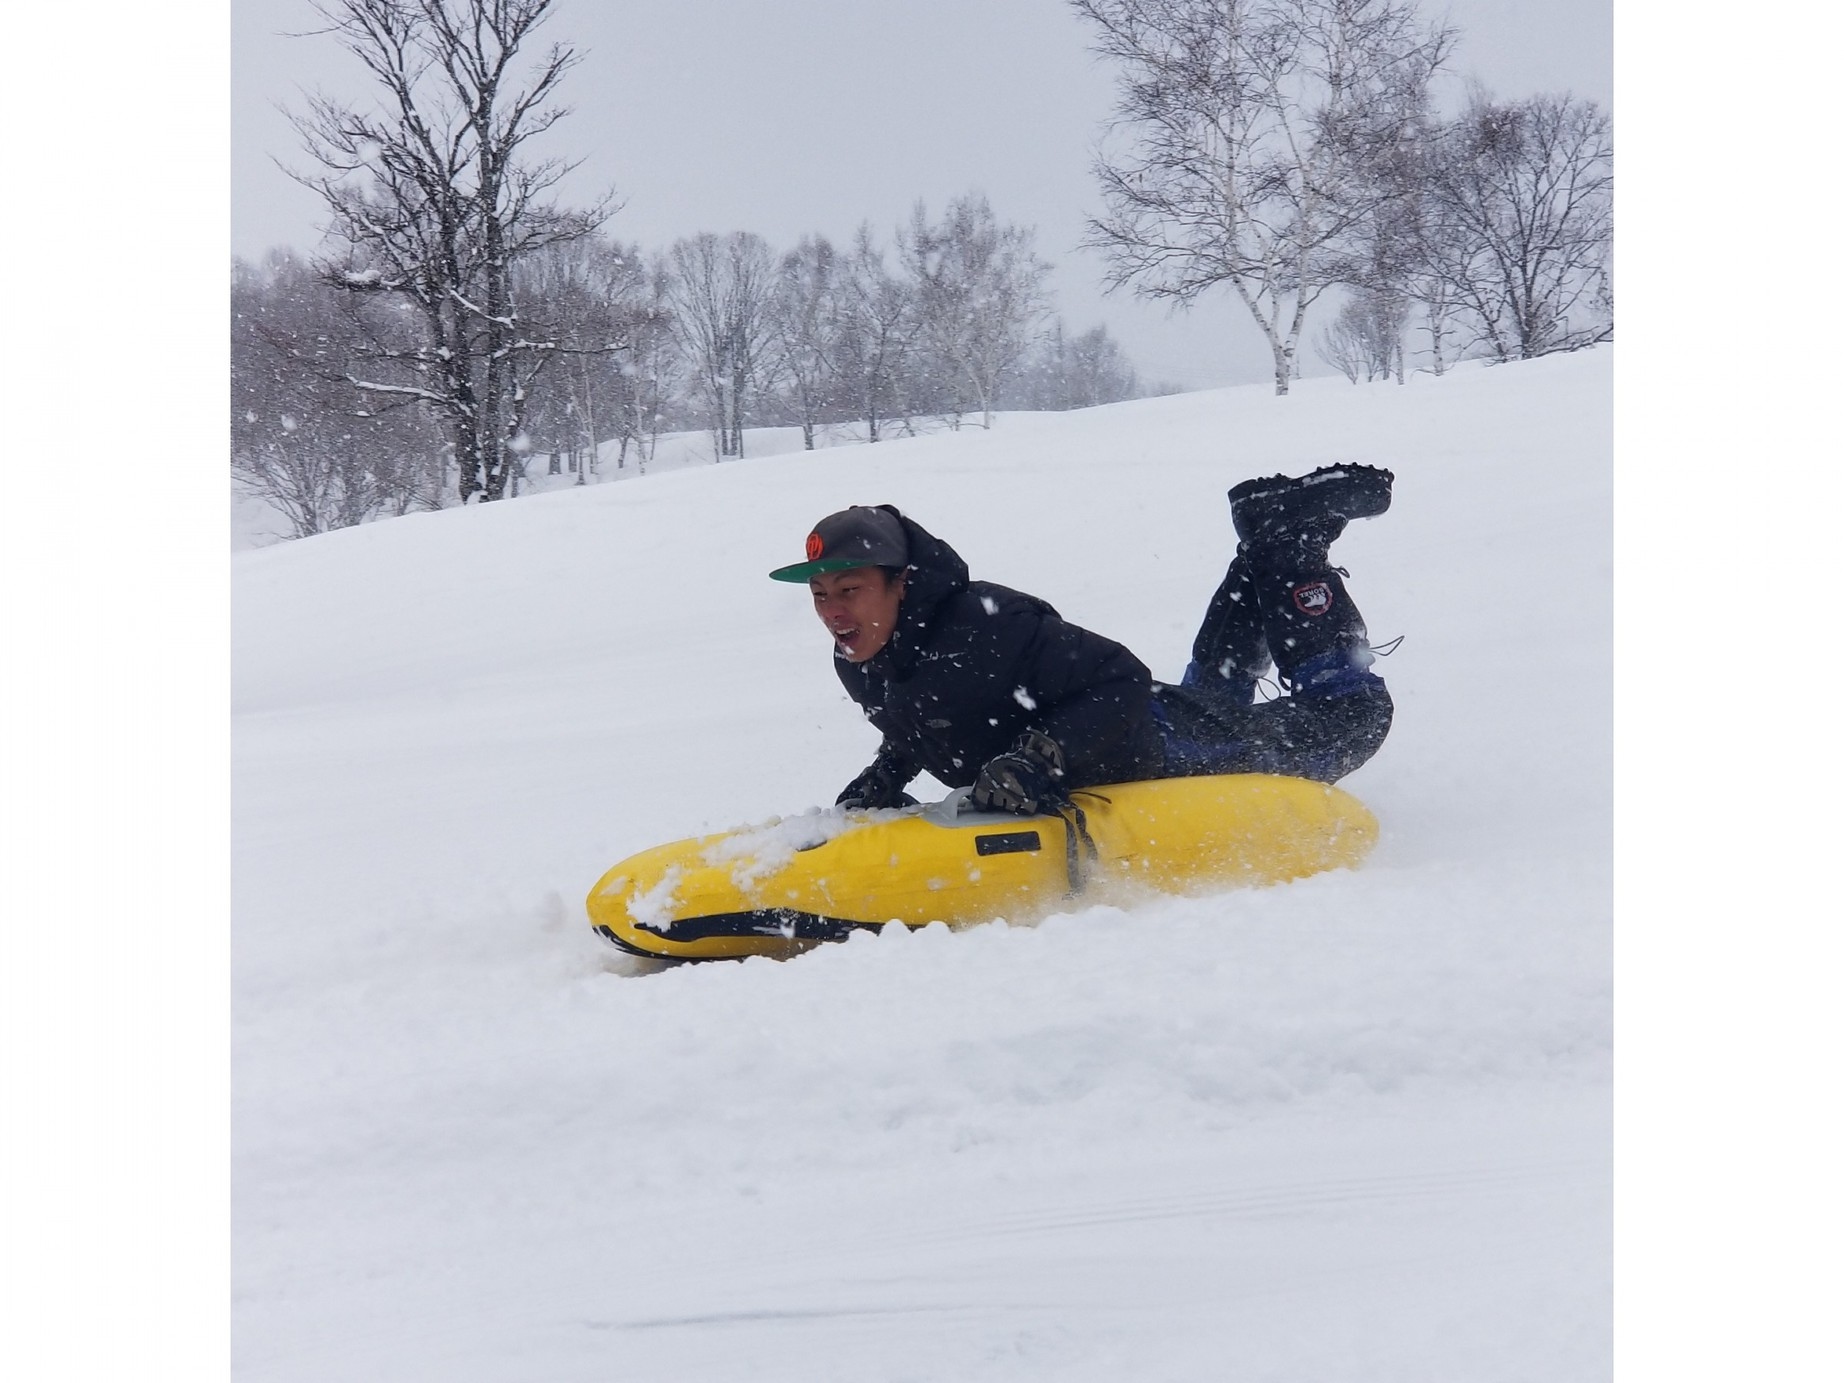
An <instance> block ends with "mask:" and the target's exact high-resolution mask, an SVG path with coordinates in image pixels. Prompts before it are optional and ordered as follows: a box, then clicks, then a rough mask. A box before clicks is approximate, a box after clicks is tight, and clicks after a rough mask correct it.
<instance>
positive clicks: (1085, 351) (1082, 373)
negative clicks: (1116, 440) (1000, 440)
mask: <svg viewBox="0 0 1844 1383" xmlns="http://www.w3.org/2000/svg"><path fill="white" fill-rule="evenodd" d="M1139 396H1140V376H1139V372H1138V371H1137V370H1135V369H1134V368H1133V365H1132V363H1131V362H1130V361H1129V360H1128V359H1127V355H1126V352H1125V351H1123V350H1122V349H1121V347H1120V343H1119V342H1117V341H1116V340H1115V339H1114V338H1113V336H1111V335H1110V334H1109V333H1108V329H1107V327H1106V326H1105V325H1098V326H1093V327H1090V328H1089V329H1088V330H1087V331H1085V332H1083V333H1081V334H1080V335H1079V336H1073V337H1072V336H1071V335H1070V334H1069V330H1068V328H1067V327H1065V326H1064V324H1063V319H1062V318H1061V317H1058V318H1057V319H1056V320H1055V321H1054V322H1052V323H1051V325H1050V329H1049V330H1048V331H1046V332H1044V333H1043V335H1042V336H1041V337H1040V338H1039V339H1038V342H1037V347H1036V350H1035V351H1034V352H1033V353H1032V356H1031V358H1030V360H1029V361H1028V362H1027V364H1026V365H1025V367H1024V368H1023V369H1022V370H1021V371H1020V378H1019V379H1018V381H1017V383H1016V385H1015V386H1014V388H1013V390H1012V391H1011V392H1010V393H1008V398H1012V397H1015V398H1016V400H1017V402H1016V404H1015V405H1009V404H1008V406H1017V407H1022V408H1034V409H1044V410H1061V409H1068V408H1093V407H1095V406H1096V405H1097V404H1103V403H1118V402H1119V401H1120V400H1122V399H1131V398H1138V397H1139Z"/></svg>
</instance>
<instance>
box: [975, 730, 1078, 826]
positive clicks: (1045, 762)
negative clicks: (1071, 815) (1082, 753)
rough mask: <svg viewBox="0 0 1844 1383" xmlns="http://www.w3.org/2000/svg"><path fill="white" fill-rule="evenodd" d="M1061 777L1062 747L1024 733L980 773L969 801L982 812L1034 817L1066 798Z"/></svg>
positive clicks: (1043, 735)
mask: <svg viewBox="0 0 1844 1383" xmlns="http://www.w3.org/2000/svg"><path fill="white" fill-rule="evenodd" d="M1062 777H1063V750H1062V747H1061V746H1060V745H1058V744H1057V742H1056V741H1055V740H1053V739H1051V738H1050V736H1048V735H1045V734H1040V733H1039V732H1038V731H1036V730H1027V731H1026V732H1025V733H1024V734H1023V735H1020V736H1019V737H1018V743H1016V744H1014V745H1013V746H1012V747H1011V748H1010V749H1008V750H1006V752H1005V753H1003V754H998V755H995V756H994V757H993V758H992V759H991V760H990V761H989V762H988V763H987V765H986V767H984V768H982V769H981V770H980V776H979V778H978V779H977V780H976V781H975V782H974V784H973V794H972V798H971V800H972V803H973V805H974V806H975V807H976V808H978V809H979V810H980V811H983V812H1011V813H1013V814H1014V815H1017V816H1036V815H1037V814H1038V813H1039V812H1041V811H1044V810H1046V809H1048V808H1049V807H1051V806H1053V805H1054V804H1056V803H1057V802H1060V801H1062V800H1064V798H1065V797H1066V796H1067V794H1066V793H1064V791H1063V789H1062V786H1061V780H1062Z"/></svg>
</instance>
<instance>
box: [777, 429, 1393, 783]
mask: <svg viewBox="0 0 1844 1383" xmlns="http://www.w3.org/2000/svg"><path fill="white" fill-rule="evenodd" d="M1393 480H1394V477H1393V476H1392V475H1391V474H1390V472H1388V471H1386V470H1379V469H1376V468H1374V467H1369V466H1353V465H1347V466H1327V467H1322V468H1320V469H1319V470H1317V471H1314V472H1313V473H1312V474H1311V475H1307V476H1303V477H1300V478H1298V479H1291V478H1289V477H1286V476H1273V477H1269V478H1267V479H1261V480H1249V481H1244V482H1243V483H1242V484H1240V485H1237V486H1236V487H1235V488H1234V489H1232V490H1231V491H1230V492H1229V498H1230V512H1231V516H1232V518H1233V520H1234V523H1235V528H1236V535H1237V537H1238V538H1239V539H1240V543H1239V545H1238V548H1237V552H1236V556H1235V559H1234V560H1233V561H1232V562H1231V563H1230V565H1229V571H1228V573H1227V574H1226V575H1225V576H1224V578H1223V582H1222V584H1221V585H1220V586H1219V587H1218V589H1217V592H1216V595H1215V596H1214V597H1213V598H1212V600H1211V602H1210V607H1209V609H1208V611H1207V612H1206V614H1205V616H1204V622H1203V626H1202V628H1201V629H1200V630H1199V631H1198V634H1197V638H1196V640H1195V641H1194V642H1193V645H1192V652H1191V663H1190V666H1188V667H1187V668H1186V669H1185V674H1184V679H1183V682H1182V684H1180V685H1177V686H1171V685H1167V684H1164V683H1159V682H1155V681H1153V679H1152V675H1151V673H1150V672H1149V671H1148V670H1147V668H1146V665H1145V664H1144V663H1142V662H1140V660H1139V659H1138V658H1136V657H1134V656H1133V654H1132V653H1130V652H1128V651H1127V650H1126V649H1125V648H1123V647H1122V646H1121V645H1120V644H1118V643H1115V642H1114V641H1113V640H1112V639H1107V638H1103V637H1102V636H1101V635H1099V634H1095V633H1092V632H1090V631H1089V630H1086V629H1082V628H1079V627H1077V626H1076V625H1073V624H1070V623H1068V622H1066V621H1065V620H1063V619H1062V618H1061V617H1060V616H1058V614H1057V612H1056V611H1055V610H1054V609H1052V608H1051V607H1050V606H1049V605H1048V604H1046V603H1045V602H1044V601H1042V600H1039V599H1037V598H1036V597H1035V596H1030V595H1026V594H1024V593H1023V592H1021V591H1014V590H1011V589H1009V588H1008V587H1005V586H999V585H994V584H993V583H991V582H986V581H973V580H971V579H969V574H968V571H967V564H966V563H965V562H964V561H962V560H961V558H960V556H959V554H958V553H956V552H955V551H954V549H953V548H951V547H949V546H948V545H947V544H946V543H944V542H943V541H942V540H941V539H939V538H937V537H935V536H934V535H933V534H932V533H930V532H928V530H927V529H925V528H923V527H922V526H921V525H920V524H918V523H917V522H916V521H915V520H914V519H911V518H908V517H907V516H905V515H903V514H901V513H899V512H898V511H897V510H896V509H895V508H894V507H892V506H890V505H877V506H862V505H854V506H853V507H852V508H850V509H846V510H842V511H841V512H839V513H836V514H830V515H828V516H827V517H826V518H823V519H821V520H820V521H819V523H818V524H816V525H815V526H814V529H813V531H812V533H810V534H808V536H807V560H806V561H804V562H797V563H795V564H793V565H791V566H786V567H781V568H779V569H777V570H775V571H772V572H770V573H769V575H770V576H771V577H773V578H774V579H775V580H777V581H796V582H799V581H804V582H806V583H807V585H808V587H809V589H810V590H811V592H812V595H813V604H814V610H815V612H816V613H817V614H818V615H819V617H820V620H821V622H822V623H824V624H825V626H826V628H827V630H828V632H829V633H831V635H832V638H833V655H834V664H833V665H834V667H835V669H836V670H837V672H838V674H839V680H840V681H841V682H843V683H844V684H845V690H846V692H847V693H848V694H849V695H850V696H851V698H852V700H854V701H856V702H857V703H858V705H859V706H860V707H861V708H862V709H863V711H864V713H865V715H866V717H867V718H869V720H870V721H871V723H872V724H873V725H875V726H876V727H877V728H878V729H879V730H880V731H881V732H882V733H883V744H882V745H881V746H880V747H879V749H878V751H877V756H876V758H875V759H873V760H872V762H871V764H870V766H869V767H868V768H866V769H865V770H864V772H862V773H860V774H859V775H858V776H857V777H856V778H854V779H853V780H852V781H851V783H850V784H848V785H847V786H846V788H845V790H844V791H843V792H841V793H840V794H839V798H838V801H839V805H841V806H846V807H858V808H875V807H896V806H902V805H905V804H908V803H910V802H912V801H913V800H914V799H913V798H911V797H910V796H909V795H908V793H907V792H906V791H905V789H906V788H907V787H908V785H909V783H910V782H911V781H912V780H913V779H914V778H915V777H916V775H917V774H919V773H921V772H922V771H924V770H927V771H928V772H929V773H932V774H933V775H934V776H935V777H936V778H937V779H939V780H940V781H941V782H943V783H945V784H947V785H948V786H950V787H971V788H972V790H973V791H972V794H971V799H972V803H973V805H974V806H975V807H977V808H980V809H982V810H986V811H1003V812H1013V813H1017V814H1020V815H1026V816H1029V815H1035V814H1036V813H1038V812H1040V811H1049V810H1054V809H1056V808H1057V807H1058V806H1059V805H1060V804H1062V803H1065V802H1067V801H1068V794H1069V792H1070V791H1071V790H1073V789H1075V788H1081V787H1089V786H1093V785H1096V784H1102V783H1120V782H1132V781H1136V780H1140V779H1147V778H1171V777H1186V776H1190V775H1194V774H1203V773H1280V774H1287V775H1290V776H1296V777H1305V778H1314V779H1318V780H1319V781H1322V782H1328V783H1329V782H1334V781H1336V780H1337V779H1339V778H1342V777H1344V776H1345V775H1346V774H1348V773H1350V772H1351V771H1352V770H1353V769H1355V768H1357V767H1358V766H1359V765H1360V764H1362V763H1364V762H1365V761H1366V760H1367V759H1369V758H1370V756H1371V755H1372V754H1374V753H1375V752H1376V751H1377V749H1378V747H1379V746H1380V745H1381V744H1382V743H1383V738H1384V736H1385V735H1386V734H1387V733H1388V731H1389V723H1390V716H1391V710H1392V708H1391V703H1390V699H1389V692H1388V690H1387V689H1386V688H1385V687H1384V685H1383V680H1382V678H1380V677H1378V676H1377V675H1376V674H1375V673H1373V672H1371V671H1370V666H1371V663H1372V662H1373V661H1374V659H1375V655H1374V654H1373V652H1372V651H1371V649H1370V645H1369V643H1368V640H1367V635H1366V633H1365V630H1364V622H1363V620H1362V619H1361V618H1360V617H1359V615H1358V613H1357V609H1356V607H1355V606H1353V605H1352V603H1351V599H1350V596H1349V595H1348V594H1347V593H1346V591H1345V588H1344V582H1343V581H1342V579H1341V575H1342V574H1341V573H1340V572H1339V571H1338V569H1337V568H1335V567H1333V566H1332V565H1331V559H1330V556H1329V549H1330V547H1331V544H1332V543H1333V541H1335V540H1336V539H1337V538H1338V536H1339V534H1341V533H1342V532H1343V531H1344V528H1345V524H1346V522H1347V521H1349V520H1351V519H1355V518H1368V517H1370V516H1372V515H1375V514H1381V513H1383V512H1384V511H1385V510H1386V509H1388V507H1389V498H1390V486H1391V483H1392V481H1393ZM1270 665H1272V666H1273V667H1274V669H1275V670H1276V672H1277V674H1278V677H1279V680H1280V682H1281V684H1282V686H1283V687H1285V688H1286V689H1287V690H1288V692H1289V693H1290V694H1289V695H1287V696H1284V697H1279V698H1276V699H1274V700H1271V701H1264V702H1257V701H1256V700H1255V687H1256V683H1257V682H1258V681H1259V680H1260V679H1261V677H1262V676H1263V674H1265V673H1266V672H1267V671H1268V669H1269V667H1270Z"/></svg>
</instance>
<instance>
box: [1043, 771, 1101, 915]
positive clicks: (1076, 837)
mask: <svg viewBox="0 0 1844 1383" xmlns="http://www.w3.org/2000/svg"><path fill="white" fill-rule="evenodd" d="M1088 795H1089V796H1091V797H1096V798H1099V799H1100V800H1101V801H1103V802H1106V801H1107V800H1108V799H1107V798H1105V797H1102V796H1101V794H1100V793H1098V792H1096V793H1090V794H1088ZM1044 805H1045V806H1046V807H1048V808H1049V809H1050V810H1051V811H1053V812H1055V813H1056V815H1057V816H1059V817H1061V818H1062V820H1063V867H1064V869H1065V870H1066V871H1067V872H1068V874H1069V892H1068V894H1067V895H1065V896H1067V897H1070V898H1074V897H1076V896H1077V895H1078V894H1080V893H1081V892H1082V891H1083V890H1084V889H1086V888H1087V887H1088V871H1087V870H1086V869H1085V868H1084V867H1083V866H1084V863H1085V862H1086V863H1094V864H1098V863H1100V861H1101V851H1100V850H1098V849H1096V848H1095V837H1093V836H1092V835H1090V834H1089V832H1088V814H1087V813H1086V812H1084V811H1083V810H1082V808H1080V807H1078V806H1077V805H1076V804H1075V800H1074V799H1073V798H1071V797H1068V796H1063V797H1061V798H1059V800H1057V801H1055V802H1046V803H1045V804H1044ZM1078 841H1080V842H1081V848H1080V850H1078V848H1077V842H1078Z"/></svg>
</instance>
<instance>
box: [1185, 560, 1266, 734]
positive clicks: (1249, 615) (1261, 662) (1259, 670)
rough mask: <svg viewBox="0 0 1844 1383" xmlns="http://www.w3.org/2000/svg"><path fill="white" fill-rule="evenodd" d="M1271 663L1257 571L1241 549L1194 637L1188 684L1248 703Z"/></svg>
mask: <svg viewBox="0 0 1844 1383" xmlns="http://www.w3.org/2000/svg"><path fill="white" fill-rule="evenodd" d="M1271 666H1273V663H1272V660H1271V659H1270V658H1269V656H1268V636H1267V634H1266V633H1265V632H1264V629H1263V622H1262V617H1261V598H1260V596H1259V595H1258V594H1257V591H1256V587H1255V577H1254V573H1253V572H1252V571H1250V569H1249V564H1248V562H1247V561H1246V560H1245V559H1244V558H1243V556H1242V554H1241V553H1240V552H1238V553H1237V554H1236V556H1235V558H1234V559H1233V560H1232V561H1231V562H1230V564H1229V571H1228V573H1227V574H1226V575H1225V576H1224V577H1223V582H1222V584H1221V585H1220V586H1218V587H1217V592H1216V594H1215V595H1214V596H1212V597H1211V598H1210V608H1209V609H1207V610H1206V611H1204V622H1203V624H1202V625H1201V626H1200V627H1199V629H1198V631H1197V637H1196V638H1195V639H1193V640H1192V641H1191V662H1190V664H1189V665H1188V666H1187V667H1186V668H1185V675H1184V685H1185V686H1187V687H1198V688H1200V689H1202V690H1205V691H1207V692H1209V693H1211V694H1213V695H1215V696H1217V697H1220V698H1222V699H1224V700H1226V701H1229V702H1232V703H1234V704H1235V705H1239V706H1247V705H1250V704H1251V703H1253V702H1254V700H1255V684H1256V683H1257V682H1258V681H1260V680H1261V678H1262V676H1263V674H1265V673H1266V672H1267V671H1268V669H1269V668H1270V667H1271Z"/></svg>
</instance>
